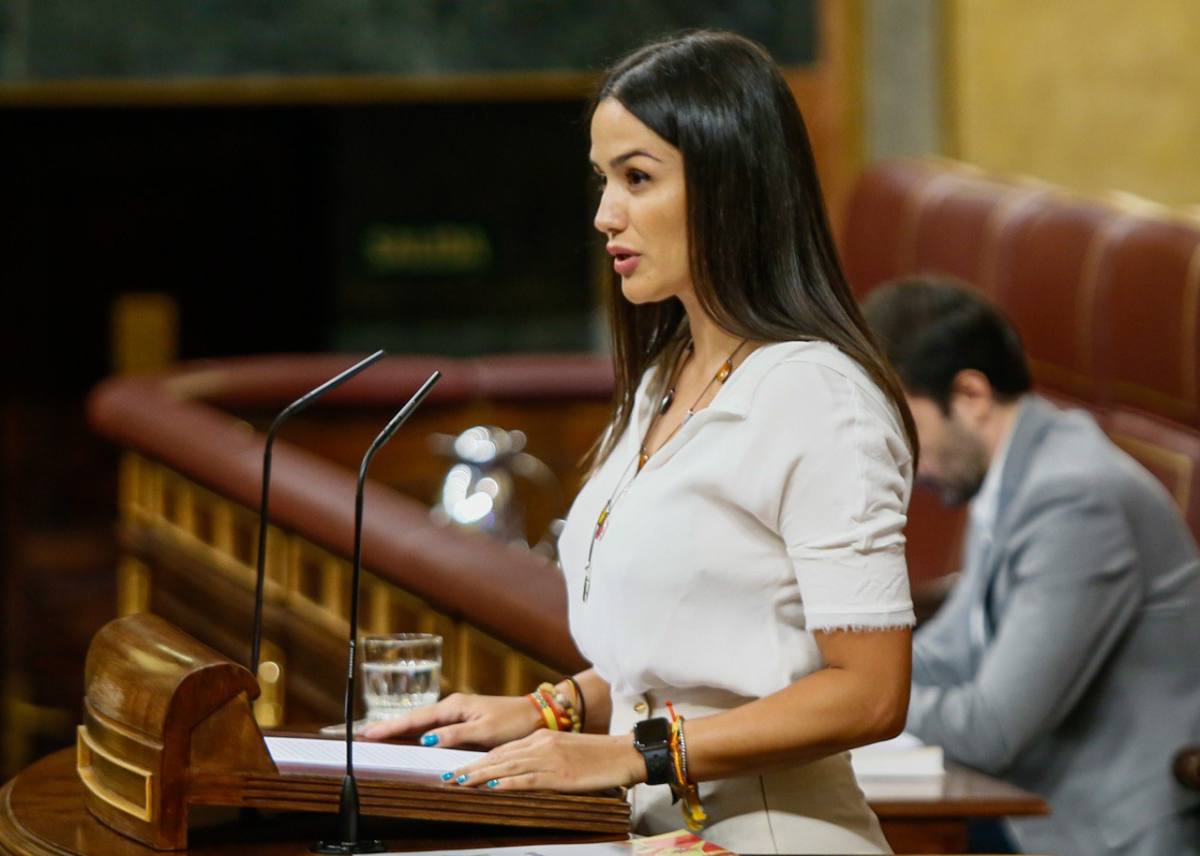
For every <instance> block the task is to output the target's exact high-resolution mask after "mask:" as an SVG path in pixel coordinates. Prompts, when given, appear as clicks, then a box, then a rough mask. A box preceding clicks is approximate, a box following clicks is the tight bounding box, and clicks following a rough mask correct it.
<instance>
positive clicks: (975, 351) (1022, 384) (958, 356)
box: [863, 276, 1032, 412]
mask: <svg viewBox="0 0 1200 856" xmlns="http://www.w3.org/2000/svg"><path fill="white" fill-rule="evenodd" d="M863 314H864V315H865V316H866V319H867V324H868V325H869V326H870V327H871V331H872V332H873V333H874V334H875V338H876V340H878V342H879V346H880V347H881V348H883V351H884V353H885V354H887V357H888V359H889V360H890V361H891V363H892V367H893V368H894V369H895V370H896V373H897V374H899V375H900V381H901V383H903V384H904V386H905V388H906V389H907V390H908V392H909V393H911V394H913V395H919V396H923V397H925V398H930V399H933V401H934V402H936V403H937V405H938V406H939V407H940V408H941V409H942V411H943V412H948V411H949V407H950V392H951V389H952V386H953V384H954V378H955V377H956V376H957V375H958V373H959V372H961V371H963V370H965V369H974V370H976V371H978V372H981V373H982V374H983V375H984V376H985V377H986V378H987V379H988V383H990V384H991V385H992V389H993V391H994V392H995V394H996V397H997V398H998V399H1000V400H1001V401H1011V400H1012V399H1015V398H1016V397H1017V396H1019V395H1021V394H1022V393H1024V392H1028V391H1029V389H1030V387H1031V386H1032V381H1031V379H1030V376H1029V366H1028V365H1027V363H1026V362H1025V351H1024V349H1023V348H1022V346H1021V337H1020V336H1019V335H1018V334H1017V330H1016V328H1015V327H1014V326H1013V325H1012V322H1011V321H1009V320H1008V318H1007V317H1005V315H1004V313H1003V312H1002V311H1001V310H1000V309H999V307H997V306H996V305H995V304H994V303H992V302H991V301H990V300H988V298H987V297H985V296H984V295H983V294H982V293H981V292H980V291H978V290H977V289H975V288H974V287H972V286H970V285H967V284H966V283H964V282H959V281H957V280H953V279H948V278H938V277H928V276H920V277H910V278H907V279H902V280H897V281H895V282H890V283H887V284H885V285H881V286H878V287H877V288H875V289H874V290H873V291H872V292H871V293H870V294H869V295H868V296H867V298H866V300H864V301H863Z"/></svg>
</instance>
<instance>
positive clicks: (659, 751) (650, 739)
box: [633, 716, 675, 785]
mask: <svg viewBox="0 0 1200 856" xmlns="http://www.w3.org/2000/svg"><path fill="white" fill-rule="evenodd" d="M633 745H634V748H636V749H637V750H638V751H639V752H641V753H642V759H643V760H644V761H645V762H646V784H648V785H665V784H667V783H668V782H670V781H672V780H673V779H674V778H675V776H674V770H673V769H672V764H671V723H670V722H669V721H667V719H666V718H665V717H661V716H660V717H657V718H655V719H643V720H642V721H641V722H639V723H637V724H636V725H634V726H633Z"/></svg>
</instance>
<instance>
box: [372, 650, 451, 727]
mask: <svg viewBox="0 0 1200 856" xmlns="http://www.w3.org/2000/svg"><path fill="white" fill-rule="evenodd" d="M362 673H363V698H364V700H365V701H366V703H367V721H368V722H380V721H382V720H385V719H391V718H392V717H395V716H400V715H402V714H405V713H407V712H408V711H410V710H415V709H416V708H418V707H424V706H425V705H428V704H433V703H434V702H436V701H437V700H438V696H439V695H440V694H441V683H442V637H441V636H435V635H433V634H432V633H389V634H387V635H384V636H366V637H364V638H363V640H362Z"/></svg>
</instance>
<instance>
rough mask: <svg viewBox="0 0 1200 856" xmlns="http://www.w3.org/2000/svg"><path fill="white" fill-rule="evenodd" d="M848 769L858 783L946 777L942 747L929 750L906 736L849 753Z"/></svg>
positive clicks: (929, 748) (918, 741) (862, 747)
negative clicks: (857, 779)
mask: <svg viewBox="0 0 1200 856" xmlns="http://www.w3.org/2000/svg"><path fill="white" fill-rule="evenodd" d="M850 765H851V766H852V767H853V768H854V774H855V775H856V776H857V777H858V778H859V779H865V778H881V777H886V778H908V777H913V778H926V777H936V776H942V775H945V773H946V762H945V757H944V754H943V753H942V747H941V746H928V745H926V744H925V743H922V742H921V741H920V740H919V739H918V738H916V737H914V736H913V735H911V734H909V733H908V732H905V733H903V734H901V735H900V736H899V737H894V738H892V739H891V740H884V741H882V742H880V743H872V744H870V745H868V746H860V747H859V748H858V749H855V750H853V751H852V752H851V753H850Z"/></svg>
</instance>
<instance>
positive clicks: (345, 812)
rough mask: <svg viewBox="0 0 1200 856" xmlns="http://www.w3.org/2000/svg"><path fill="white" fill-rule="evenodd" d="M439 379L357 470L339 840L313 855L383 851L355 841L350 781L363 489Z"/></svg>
mask: <svg viewBox="0 0 1200 856" xmlns="http://www.w3.org/2000/svg"><path fill="white" fill-rule="evenodd" d="M441 377H442V374H441V372H436V371H435V372H434V373H433V374H432V375H430V377H429V380H427V381H425V384H424V385H423V386H422V387H421V388H420V389H419V390H417V393H416V395H414V396H413V397H412V398H411V399H409V402H408V403H407V404H405V405H404V406H403V407H402V408H400V412H399V413H397V414H396V415H395V416H393V417H392V421H391V422H389V423H388V424H387V427H386V428H384V429H383V430H382V431H381V432H380V433H379V436H378V437H376V438H375V442H373V443H372V444H371V447H370V448H369V449H367V453H366V454H365V455H364V456H363V460H362V466H361V467H359V470H358V490H357V492H356V493H355V496H354V574H353V578H352V579H351V583H350V662H349V665H348V668H347V673H346V777H345V778H344V779H342V793H341V797H340V799H339V801H338V817H339V820H340V824H341V832H342V840H341V841H319V842H317V843H316V844H314V845H313V846H312V848H311V849H312V852H314V853H325V854H333V856H342V854H350V853H380V852H382V851H383V850H384V849H385V848H384V845H383V842H382V841H374V840H372V841H359V840H358V818H359V803H358V782H357V781H356V780H355V778H354V698H355V693H354V674H355V668H354V666H355V659H356V657H355V655H356V653H357V650H358V590H359V577H360V576H361V573H362V527H363V486H364V485H365V483H366V480H367V468H368V467H369V466H371V459H372V458H373V457H375V453H376V452H377V451H379V448H380V447H381V446H382V445H383V444H384V443H386V442H387V441H388V440H390V439H391V438H392V435H393V434H395V433H396V431H397V430H398V429H399V428H400V426H401V425H403V424H404V423H405V422H406V421H407V420H408V417H409V416H411V415H412V413H413V411H414V410H416V409H417V407H419V406H420V404H421V402H422V401H424V400H425V396H426V395H428V394H429V390H431V389H433V385H434V384H435V383H437V382H438V381H439V380H441Z"/></svg>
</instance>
